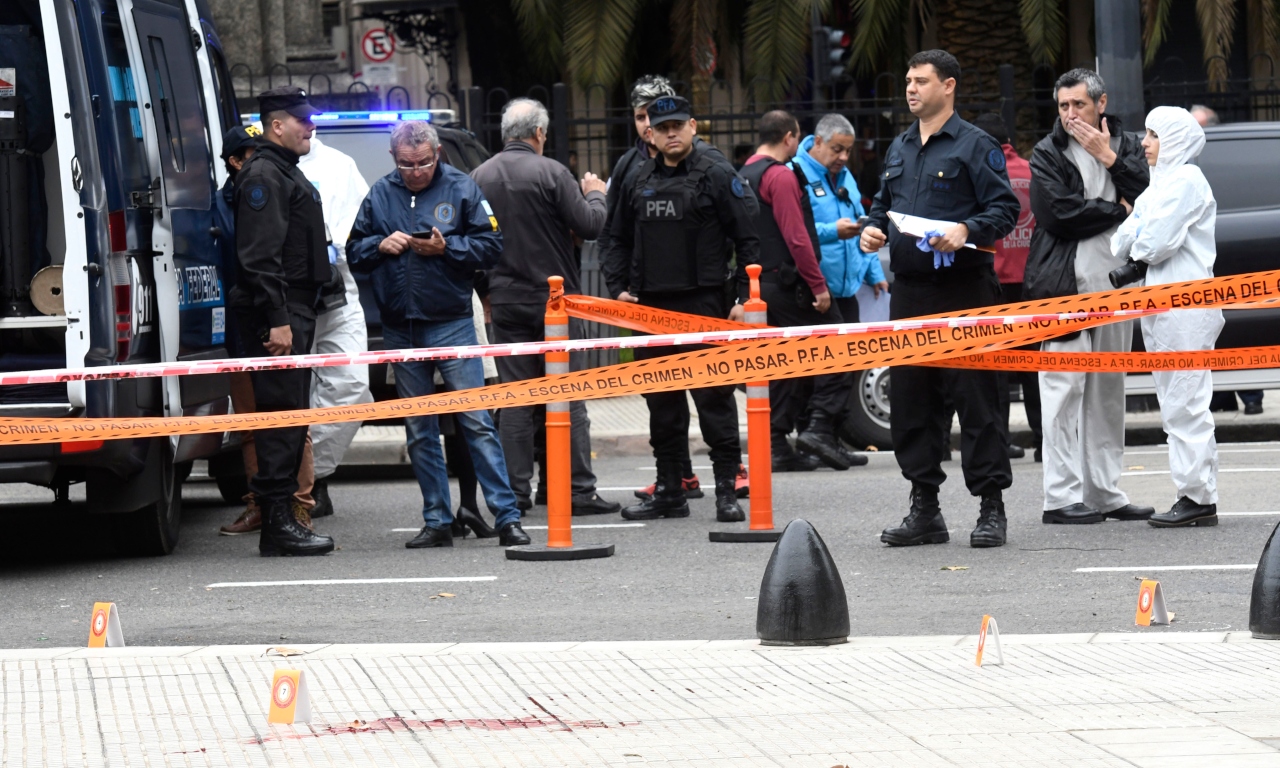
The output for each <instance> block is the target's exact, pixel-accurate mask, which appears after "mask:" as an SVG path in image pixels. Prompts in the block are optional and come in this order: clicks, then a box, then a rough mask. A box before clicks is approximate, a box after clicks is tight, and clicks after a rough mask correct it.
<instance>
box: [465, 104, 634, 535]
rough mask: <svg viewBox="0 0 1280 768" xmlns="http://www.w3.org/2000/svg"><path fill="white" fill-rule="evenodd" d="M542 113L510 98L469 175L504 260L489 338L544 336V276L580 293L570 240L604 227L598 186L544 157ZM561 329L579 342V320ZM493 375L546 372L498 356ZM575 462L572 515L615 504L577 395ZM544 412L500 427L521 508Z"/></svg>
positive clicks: (523, 411)
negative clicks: (491, 150) (497, 148)
mask: <svg viewBox="0 0 1280 768" xmlns="http://www.w3.org/2000/svg"><path fill="white" fill-rule="evenodd" d="M549 122H550V121H549V118H548V115H547V109H546V107H544V106H543V105H542V104H540V103H538V102H536V101H533V100H532V99H515V100H513V101H511V102H510V103H508V104H507V106H506V107H504V108H503V110H502V140H503V142H505V145H506V146H505V147H503V150H502V151H501V152H499V153H498V154H497V155H495V156H493V157H492V158H490V159H489V160H487V161H486V162H485V163H484V164H483V165H481V166H480V167H479V168H476V169H475V170H474V171H472V173H471V177H472V178H473V179H475V181H476V183H477V184H479V185H480V188H481V189H482V190H483V191H484V194H485V198H487V199H488V201H489V203H490V204H491V205H492V206H493V209H494V214H495V215H496V216H497V217H498V220H499V221H501V222H502V229H503V233H504V238H503V248H502V259H501V261H499V263H498V266H497V267H496V268H494V269H493V270H491V271H490V273H489V304H490V307H491V309H492V315H493V336H494V341H495V342H496V343H499V344H507V343H513V342H523V341H542V340H543V339H544V338H545V332H544V329H543V316H544V315H545V313H546V308H547V295H548V288H547V278H548V277H549V276H551V275H560V276H562V277H563V278H564V290H565V293H569V294H573V293H581V292H582V286H581V283H580V278H579V265H578V260H577V257H576V256H575V255H574V236H575V235H576V236H577V237H580V238H582V239H583V240H594V239H595V238H596V236H597V235H599V234H600V230H601V229H602V228H603V227H604V220H605V184H604V182H603V181H601V180H600V179H599V178H597V177H596V176H595V174H591V173H588V174H586V175H585V176H584V177H583V179H582V182H581V184H579V183H578V182H577V181H576V180H575V179H574V178H573V174H572V173H570V172H569V169H568V168H566V167H565V166H563V165H561V164H560V163H558V162H556V161H555V160H552V159H550V158H547V157H543V156H542V149H543V147H544V146H545V145H546V143H547V125H548V123H549ZM569 334H570V336H571V337H572V338H575V339H577V338H582V321H580V320H577V319H570V320H569ZM582 358H583V355H582V353H576V354H572V355H570V364H571V365H572V367H573V369H574V370H581V369H582V368H583V367H584V365H583V363H584V362H585V361H584V360H583V359H582ZM497 363H498V375H499V376H501V377H502V381H503V383H507V382H511V381H523V380H525V379H533V378H537V377H539V376H542V375H544V366H543V359H542V356H541V355H515V356H511V357H499V358H497ZM569 416H570V419H571V423H572V426H571V432H570V435H571V441H572V446H573V448H572V464H573V514H575V515H594V514H608V513H612V512H617V511H618V510H619V509H621V505H620V504H616V503H613V502H608V501H605V500H604V499H602V498H600V496H599V495H598V494H597V493H596V476H595V473H594V472H592V471H591V420H590V418H589V417H588V416H587V408H586V405H584V404H583V403H582V402H581V401H577V402H573V403H571V404H570V406H569ZM545 423H546V408H545V406H525V407H520V408H506V409H504V410H503V412H502V417H501V419H500V420H499V425H498V429H499V432H500V433H501V436H502V448H503V452H504V453H505V454H506V457H507V474H508V475H509V476H510V478H511V488H512V490H514V491H515V494H516V501H517V504H518V505H519V506H520V508H521V509H529V508H530V507H532V506H533V501H534V499H533V498H531V490H532V489H531V480H532V478H533V464H534V461H535V459H536V460H538V463H539V464H540V465H543V466H542V467H541V471H540V472H539V476H540V477H542V478H545V476H546V467H545V462H544V461H542V459H543V458H545V455H546V431H545ZM546 494H547V488H546V485H545V483H542V482H540V483H539V488H538V493H537V501H538V503H540V504H542V503H546Z"/></svg>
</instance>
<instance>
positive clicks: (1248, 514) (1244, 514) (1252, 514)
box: [1218, 512, 1280, 517]
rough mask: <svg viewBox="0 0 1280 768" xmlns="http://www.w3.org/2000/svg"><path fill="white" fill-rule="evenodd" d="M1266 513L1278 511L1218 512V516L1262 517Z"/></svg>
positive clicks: (1278, 513)
mask: <svg viewBox="0 0 1280 768" xmlns="http://www.w3.org/2000/svg"><path fill="white" fill-rule="evenodd" d="M1266 515H1280V512H1219V513H1218V517H1263V516H1266Z"/></svg>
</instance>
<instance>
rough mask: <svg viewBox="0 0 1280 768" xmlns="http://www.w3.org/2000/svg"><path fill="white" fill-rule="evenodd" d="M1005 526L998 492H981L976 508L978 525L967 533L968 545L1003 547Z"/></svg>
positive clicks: (1002, 507) (1001, 502)
mask: <svg viewBox="0 0 1280 768" xmlns="http://www.w3.org/2000/svg"><path fill="white" fill-rule="evenodd" d="M1007 528H1008V521H1007V520H1005V517H1004V501H1003V499H1001V497H1000V492H999V491H995V492H994V493H987V494H983V496H982V506H981V507H979V508H978V525H977V526H975V527H974V529H973V533H971V534H969V546H971V547H974V548H975V549H982V548H984V547H1003V546H1004V542H1005V532H1006V530H1007Z"/></svg>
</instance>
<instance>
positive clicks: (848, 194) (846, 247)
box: [792, 114, 889, 323]
mask: <svg viewBox="0 0 1280 768" xmlns="http://www.w3.org/2000/svg"><path fill="white" fill-rule="evenodd" d="M853 141H854V138H853V126H852V125H851V124H850V123H849V121H848V120H847V119H845V117H844V116H843V115H837V114H831V115H825V116H824V117H823V118H822V119H821V120H819V121H818V125H817V127H816V128H815V129H814V132H813V135H812V136H809V137H806V138H805V140H804V141H802V142H800V150H799V152H798V153H797V154H796V158H795V160H794V161H792V162H793V163H794V165H795V166H796V167H797V168H799V169H800V170H801V171H802V172H803V173H804V176H805V178H806V179H807V180H808V182H809V183H808V185H807V186H806V187H805V189H806V191H807V192H808V194H809V203H810V205H812V207H813V219H814V224H816V225H817V229H818V243H819V244H820V245H821V247H822V254H821V258H820V265H819V266H821V268H822V276H823V277H824V278H826V281H827V288H828V290H830V291H831V303H833V304H835V305H836V306H838V307H839V308H840V315H841V317H843V318H844V321H845V322H846V323H856V322H858V299H857V297H856V296H855V294H856V293H857V292H858V288H860V287H861V286H862V284H863V283H866V284H867V285H870V286H872V287H873V289H874V290H875V292H876V295H877V296H879V295H880V291H884V290H888V288H889V283H888V281H887V280H885V277H884V270H883V269H881V267H880V257H879V255H878V254H875V253H863V252H862V249H861V248H859V247H858V235H859V233H860V231H861V229H862V228H861V226H859V224H858V217H859V216H862V215H863V214H864V213H865V211H864V210H863V208H862V193H861V192H860V191H859V190H858V183H857V182H856V181H854V180H853V174H852V173H850V172H849V169H848V167H847V166H848V164H849V152H850V150H851V149H852V148H853Z"/></svg>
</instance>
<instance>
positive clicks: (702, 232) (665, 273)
mask: <svg viewBox="0 0 1280 768" xmlns="http://www.w3.org/2000/svg"><path fill="white" fill-rule="evenodd" d="M661 161H662V157H661V155H659V156H658V157H657V158H655V159H653V160H649V161H648V162H646V163H645V164H644V165H642V166H641V167H640V170H639V171H638V172H637V173H636V179H635V187H634V188H633V195H632V205H633V206H634V214H635V226H636V236H635V245H636V249H635V256H634V258H633V259H632V262H631V276H630V277H631V286H632V287H633V288H634V289H636V290H637V291H638V292H640V293H642V294H643V293H661V292H675V291H690V290H694V289H696V288H708V287H721V286H723V285H724V283H725V280H726V279H727V278H728V275H729V268H728V259H727V255H728V247H727V239H726V234H725V230H724V227H723V226H721V224H720V219H719V217H718V216H717V215H716V208H715V203H714V201H713V200H712V197H711V195H712V194H714V192H712V191H708V190H706V189H705V187H706V184H705V183H704V181H703V180H704V179H705V178H706V175H707V171H708V170H710V169H711V167H712V166H713V165H715V162H716V161H715V159H714V158H713V157H711V156H710V155H709V153H707V152H706V151H705V150H701V149H699V148H698V147H696V146H695V148H694V151H693V153H692V154H690V155H689V157H688V158H687V159H686V160H685V164H686V167H687V168H688V172H687V173H686V174H685V175H683V176H673V177H664V176H662V175H660V174H658V173H657V172H656V171H657V163H659V162H661ZM725 194H727V192H725Z"/></svg>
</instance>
